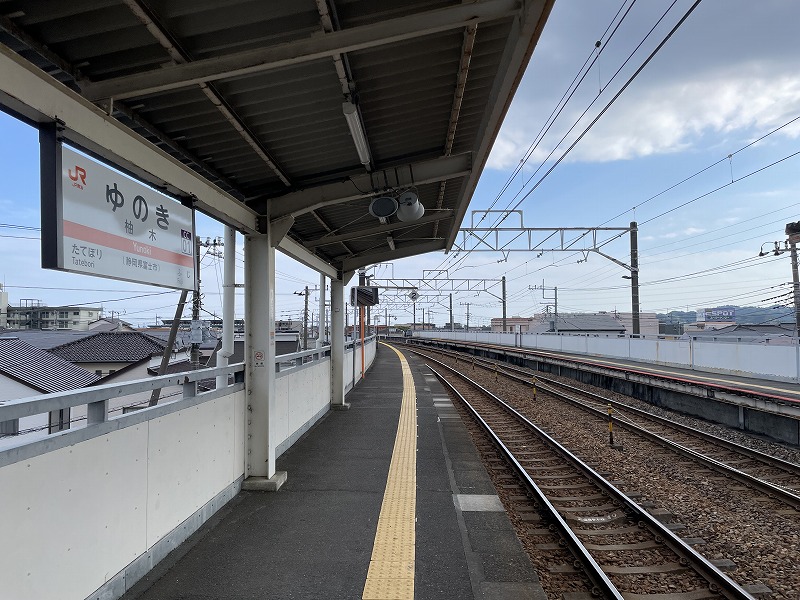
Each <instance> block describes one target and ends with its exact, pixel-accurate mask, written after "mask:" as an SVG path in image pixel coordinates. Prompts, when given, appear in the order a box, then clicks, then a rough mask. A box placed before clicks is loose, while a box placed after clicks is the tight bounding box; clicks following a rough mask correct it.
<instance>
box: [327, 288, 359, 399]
mask: <svg viewBox="0 0 800 600" xmlns="http://www.w3.org/2000/svg"><path fill="white" fill-rule="evenodd" d="M344 316H345V308H344V281H342V280H341V279H331V408H334V409H338V410H343V409H347V408H350V405H349V404H347V403H346V402H345V401H344ZM353 360H355V354H354V355H353Z"/></svg>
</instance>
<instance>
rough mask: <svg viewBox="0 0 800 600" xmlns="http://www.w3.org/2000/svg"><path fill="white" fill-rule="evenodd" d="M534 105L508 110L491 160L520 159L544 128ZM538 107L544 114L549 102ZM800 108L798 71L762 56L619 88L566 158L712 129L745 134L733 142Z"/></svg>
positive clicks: (610, 153)
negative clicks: (708, 72) (782, 69)
mask: <svg viewBox="0 0 800 600" xmlns="http://www.w3.org/2000/svg"><path fill="white" fill-rule="evenodd" d="M532 110H534V105H531V104H529V105H528V106H527V107H526V109H525V110H524V111H521V112H524V113H525V114H524V115H523V114H520V112H515V113H513V114H509V116H508V118H507V120H506V123H505V125H504V127H503V129H502V131H501V132H500V135H499V136H498V139H497V143H496V144H495V147H494V149H493V150H492V154H491V155H490V157H489V162H488V166H489V168H493V169H510V168H513V167H515V166H516V165H517V164H518V162H519V160H520V158H521V157H522V156H523V154H524V152H525V151H526V150H527V148H528V146H529V144H530V142H531V140H532V139H533V138H534V136H535V135H536V133H537V132H538V130H537V131H534V127H536V125H532V123H533V121H534V119H532V118H531V111H532ZM539 112H541V113H542V114H544V110H543V109H540V110H539ZM798 113H800V75H796V74H794V73H792V74H782V73H773V72H770V69H769V68H768V66H765V65H764V64H763V63H762V64H749V65H741V64H739V65H737V66H736V68H735V70H734V69H732V68H729V69H728V70H727V71H725V72H717V73H716V75H714V76H700V75H698V76H697V77H696V78H695V79H693V80H683V81H670V82H665V83H661V84H659V85H655V86H651V87H648V88H647V89H646V90H642V91H637V90H636V89H635V87H632V88H631V89H630V90H629V91H627V92H626V93H624V94H623V95H622V96H620V99H619V100H618V101H617V102H616V104H615V105H614V106H613V107H612V108H611V109H610V110H609V111H608V112H607V113H606V114H605V115H604V116H603V117H602V118H601V119H600V121H598V123H597V124H596V125H595V126H594V128H593V129H592V130H591V131H590V132H589V133H588V134H587V135H586V137H585V138H584V139H583V140H581V142H580V143H579V144H578V145H577V146H576V147H575V149H574V150H573V151H572V152H571V154H570V155H569V156H568V158H567V160H569V161H571V162H575V161H584V162H608V161H616V160H631V159H635V158H640V157H645V156H650V155H654V154H667V153H675V152H682V151H685V150H687V149H688V148H691V147H692V145H693V144H695V143H697V141H698V140H699V139H700V138H701V136H703V135H709V134H711V135H715V136H730V137H734V136H736V137H738V138H741V139H740V140H738V141H737V142H735V146H738V145H739V144H741V143H742V141H745V142H746V141H749V139H750V138H755V137H758V136H760V135H763V134H764V133H766V132H767V131H769V130H771V129H772V128H775V127H777V126H779V125H782V124H783V123H785V122H786V121H788V120H789V119H790V118H792V117H793V116H796V115H797V114H798ZM594 114H596V113H594ZM577 116H578V115H577V112H576V114H572V115H570V116H566V114H565V116H563V117H562V120H561V121H560V123H562V124H563V123H569V124H571V123H572V122H573V121H572V120H573V119H575V118H577ZM591 118H593V117H591ZM584 121H585V122H582V123H581V124H580V125H579V126H578V127H576V128H575V130H574V132H573V135H572V137H571V138H568V139H567V140H566V142H565V143H564V144H562V146H561V147H560V148H559V149H558V150H557V151H556V152H555V154H554V156H555V157H558V156H560V155H561V154H562V152H563V151H564V149H565V148H566V147H568V145H569V144H570V143H571V142H572V141H573V140H574V139H575V138H576V137H577V135H578V134H579V133H580V132H581V131H583V129H584V128H585V127H586V125H588V123H589V121H590V118H589V117H587V118H584ZM554 129H555V128H554ZM559 129H560V130H559V133H557V134H553V135H551V136H549V137H548V138H547V140H545V144H546V143H547V142H548V141H549V142H550V144H553V143H555V142H556V141H557V139H558V138H559V137H560V136H562V135H563V132H564V130H565V129H566V126H562V127H561V128H559ZM778 135H780V136H783V137H784V138H787V137H788V138H790V139H796V138H798V137H800V123H795V124H793V125H792V126H789V127H786V128H784V129H782V130H781V131H780V133H779V134H778ZM551 148H552V146H548V147H547V149H546V150H545V149H544V148H542V149H539V150H537V156H535V157H534V158H533V159H532V160H531V161H530V162H529V163H528V164H531V165H532V164H537V165H538V161H540V160H541V159H542V158H543V157H544V155H546V152H549V151H550V149H551ZM734 149H736V147H733V146H732V147H731V148H730V150H734Z"/></svg>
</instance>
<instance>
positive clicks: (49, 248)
mask: <svg viewBox="0 0 800 600" xmlns="http://www.w3.org/2000/svg"><path fill="white" fill-rule="evenodd" d="M42 143H43V149H42V152H43V160H42V171H43V173H42V267H43V268H45V269H56V270H59V271H68V272H70V273H81V274H84V275H93V276H96V277H104V278H110V279H119V280H123V281H131V282H134V283H144V284H149V285H157V286H161V287H168V288H174V289H179V290H196V289H197V273H196V272H195V270H196V260H195V231H194V211H193V210H192V209H191V208H189V207H186V206H183V205H182V204H181V203H180V202H178V201H177V200H175V199H173V198H171V197H170V196H167V195H165V194H162V193H161V192H158V191H156V190H154V189H153V188H151V187H149V186H147V185H144V184H143V183H141V182H139V181H137V180H135V179H133V178H131V177H128V176H126V175H124V174H122V173H121V172H120V171H117V170H115V169H113V168H111V167H109V166H107V165H105V164H103V163H101V162H98V161H96V160H94V159H91V158H88V157H87V156H85V155H83V154H80V153H78V152H76V151H74V150H72V149H71V148H68V147H66V146H63V145H62V144H61V143H60V142H58V141H56V142H55V144H49V145H50V146H51V148H52V149H53V150H54V151H55V156H54V157H52V159H51V160H50V161H45V160H44V153H45V148H44V146H45V144H46V142H45V141H44V140H43V141H42ZM48 169H49V170H50V173H46V171H47V170H48Z"/></svg>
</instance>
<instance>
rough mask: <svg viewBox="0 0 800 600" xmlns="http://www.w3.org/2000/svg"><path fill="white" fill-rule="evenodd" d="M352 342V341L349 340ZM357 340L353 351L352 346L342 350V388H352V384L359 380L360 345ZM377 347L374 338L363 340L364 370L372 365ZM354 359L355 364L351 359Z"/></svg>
mask: <svg viewBox="0 0 800 600" xmlns="http://www.w3.org/2000/svg"><path fill="white" fill-rule="evenodd" d="M351 343H352V342H351ZM359 344H360V342H357V344H356V346H355V353H354V352H353V347H352V346H351V347H350V348H346V349H345V351H344V389H345V390H346V391H349V390H352V389H353V386H354V385H355V384H356V383H358V382H359V381H361V346H360V345H359ZM377 347H378V344H377V341H376V340H375V338H371V339H367V340H365V342H364V363H365V364H364V371H366V370H367V369H369V368H370V367H371V366H372V362H373V361H374V360H375V351H376V349H377ZM354 360H355V365H353V361H354Z"/></svg>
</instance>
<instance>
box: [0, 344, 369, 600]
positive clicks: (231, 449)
mask: <svg viewBox="0 0 800 600" xmlns="http://www.w3.org/2000/svg"><path fill="white" fill-rule="evenodd" d="M375 347H376V343H375V339H374V338H372V339H370V340H368V341H367V343H366V344H365V348H364V354H365V364H366V365H367V366H369V365H371V364H372V361H373V360H374V357H375ZM328 352H329V348H321V349H315V350H309V351H307V352H298V353H296V354H293V355H290V356H286V355H284V356H280V357H278V361H276V404H277V415H276V417H275V421H274V428H273V434H275V435H277V437H278V440H277V441H278V445H277V453H278V454H280V453H282V452H283V451H285V450H286V449H287V448H288V447H290V446H291V444H292V443H294V441H295V440H296V439H297V438H298V437H299V436H300V435H302V433H303V432H304V431H306V430H307V429H308V428H309V427H311V425H313V424H314V423H315V422H316V421H317V420H318V419H319V418H320V417H321V416H322V415H324V414H325V412H327V410H328V408H329V406H330V400H331V371H330V357H329V356H327V354H328ZM346 352H347V355H346V356H349V357H350V363H348V364H347V366H346V367H345V382H346V383H348V382H349V385H350V386H352V381H353V379H352V377H353V372H352V368H353V364H355V366H356V372H355V373H356V380H358V379H360V377H361V348H360V346H358V347H357V348H356V352H355V355H354V353H353V348H352V344H350V345H349V350H347V351H346ZM354 358H355V363H353V359H354ZM345 362H347V361H345ZM348 367H349V369H350V371H347V368H348ZM348 373H349V379H348ZM226 374H228V375H230V374H233V375H234V376H235V380H236V381H238V382H237V383H234V384H233V385H229V386H228V387H223V388H221V389H218V390H212V391H210V392H205V393H201V394H198V393H197V388H196V382H197V381H199V380H200V379H205V378H209V377H214V376H217V375H226ZM243 375H244V365H243V364H238V365H231V366H228V367H218V368H214V369H203V370H199V371H192V372H189V373H181V374H177V375H165V376H162V377H153V378H151V379H146V380H139V381H133V382H129V383H123V384H108V385H105V386H96V387H93V388H86V389H83V390H77V391H74V392H64V393H58V394H47V395H43V396H36V397H34V398H25V399H20V400H18V401H11V402H7V403H5V405H0V422H7V423H18V422H19V420H21V419H24V418H26V417H28V416H30V415H36V414H41V413H46V412H49V411H51V410H59V409H62V408H67V407H79V406H81V405H84V406H85V410H86V414H87V417H88V418H87V422H86V425H85V426H81V427H75V428H73V429H69V430H66V431H62V432H59V433H56V434H53V435H47V436H45V437H42V438H40V439H36V438H32V439H30V441H28V442H27V443H26V442H24V441H23V440H21V439H20V440H18V442H19V443H18V444H17V445H14V446H12V447H8V448H5V449H2V450H0V507H2V509H0V531H2V532H3V536H2V538H0V581H2V582H3V583H2V591H0V598H9V599H13V600H84V599H88V598H102V599H103V600H114V599H116V598H119V597H120V596H121V595H122V594H123V593H124V592H125V591H126V590H127V589H130V587H131V586H132V585H133V584H134V583H136V581H138V580H139V579H140V578H141V577H142V576H143V575H144V574H145V573H147V571H149V570H150V569H151V568H152V567H153V566H154V565H155V564H156V563H158V562H159V561H160V560H161V559H162V558H163V557H164V556H166V555H167V554H168V553H169V552H170V551H171V550H172V549H174V548H175V547H176V546H177V545H178V544H180V543H181V542H182V541H183V540H185V539H186V538H187V537H188V536H189V535H191V534H192V533H193V532H194V531H196V530H197V529H198V528H199V527H200V525H202V524H203V523H204V522H205V521H206V520H208V519H209V518H210V517H211V515H213V514H214V513H215V512H216V511H217V510H218V509H219V508H220V507H222V506H223V505H224V504H225V503H226V502H227V501H228V500H230V499H231V498H233V497H234V496H235V495H236V494H237V493H238V491H239V490H240V489H241V483H242V480H243V477H244V464H245V439H244V435H245V426H244V423H245V418H246V401H245V399H246V391H245V384H244V383H241V381H242V380H243ZM175 385H178V386H182V387H183V397H181V398H179V399H177V400H174V399H173V400H172V401H170V402H166V403H163V404H159V405H157V406H153V407H149V408H145V409H142V410H137V411H135V412H131V413H128V414H121V415H118V416H114V414H113V413H112V414H111V415H109V412H108V409H109V402H110V401H111V399H117V398H120V397H123V396H126V395H131V394H141V393H143V392H149V390H152V389H156V388H161V387H165V386H175Z"/></svg>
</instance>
